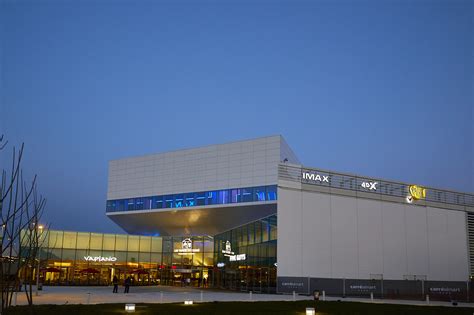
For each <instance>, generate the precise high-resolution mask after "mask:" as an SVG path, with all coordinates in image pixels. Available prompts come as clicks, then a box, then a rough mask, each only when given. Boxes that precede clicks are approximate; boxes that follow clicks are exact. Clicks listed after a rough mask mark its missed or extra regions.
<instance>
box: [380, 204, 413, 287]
mask: <svg viewBox="0 0 474 315" xmlns="http://www.w3.org/2000/svg"><path fill="white" fill-rule="evenodd" d="M382 239H383V276H384V278H385V279H403V276H404V275H406V268H407V251H406V245H407V234H406V225H405V208H404V206H403V205H402V204H398V203H390V202H387V203H384V204H383V205H382Z"/></svg>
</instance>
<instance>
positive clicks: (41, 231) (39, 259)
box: [36, 225, 43, 296]
mask: <svg viewBox="0 0 474 315" xmlns="http://www.w3.org/2000/svg"><path fill="white" fill-rule="evenodd" d="M38 229H39V231H40V234H39V235H40V236H41V234H42V233H43V226H42V225H40V226H38ZM36 241H37V242H38V243H37V245H38V269H37V270H36V296H38V295H39V292H38V290H39V279H40V275H39V273H40V262H41V244H40V237H39V236H38V238H37V240H36Z"/></svg>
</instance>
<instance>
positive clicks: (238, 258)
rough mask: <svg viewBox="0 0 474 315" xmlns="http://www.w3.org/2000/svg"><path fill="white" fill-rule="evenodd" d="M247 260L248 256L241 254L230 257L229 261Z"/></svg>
mask: <svg viewBox="0 0 474 315" xmlns="http://www.w3.org/2000/svg"><path fill="white" fill-rule="evenodd" d="M246 259H247V255H246V254H239V255H232V256H229V261H241V260H246Z"/></svg>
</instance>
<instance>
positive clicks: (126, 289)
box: [123, 276, 132, 293]
mask: <svg viewBox="0 0 474 315" xmlns="http://www.w3.org/2000/svg"><path fill="white" fill-rule="evenodd" d="M131 282H132V279H131V278H130V276H128V277H127V279H125V291H123V293H128V292H129V291H130V284H131Z"/></svg>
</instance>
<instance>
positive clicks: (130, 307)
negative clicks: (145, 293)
mask: <svg viewBox="0 0 474 315" xmlns="http://www.w3.org/2000/svg"><path fill="white" fill-rule="evenodd" d="M125 311H126V312H128V313H134V312H135V304H125Z"/></svg>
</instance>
